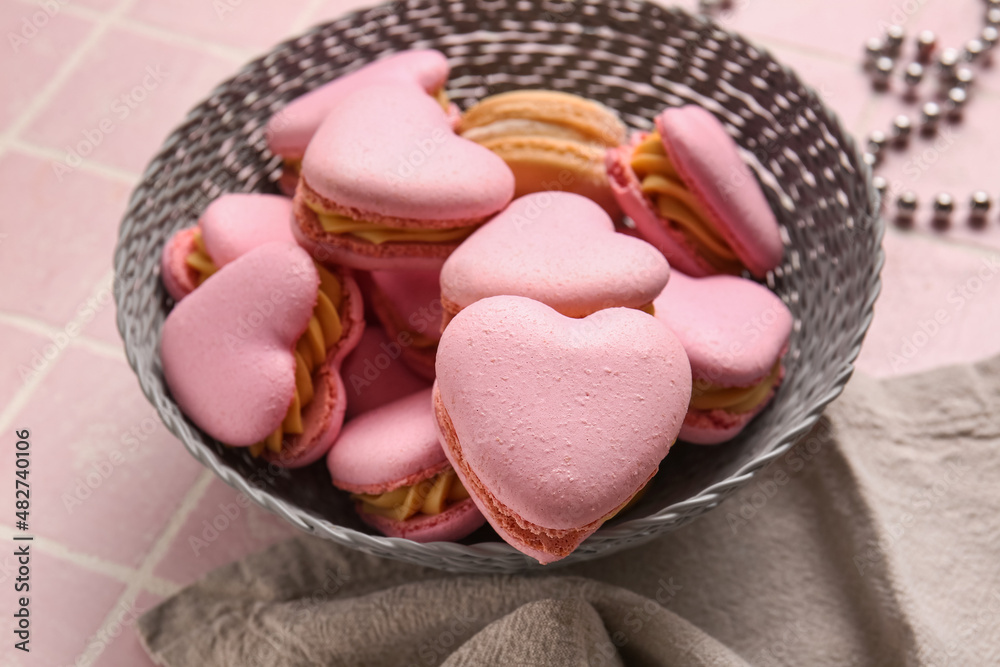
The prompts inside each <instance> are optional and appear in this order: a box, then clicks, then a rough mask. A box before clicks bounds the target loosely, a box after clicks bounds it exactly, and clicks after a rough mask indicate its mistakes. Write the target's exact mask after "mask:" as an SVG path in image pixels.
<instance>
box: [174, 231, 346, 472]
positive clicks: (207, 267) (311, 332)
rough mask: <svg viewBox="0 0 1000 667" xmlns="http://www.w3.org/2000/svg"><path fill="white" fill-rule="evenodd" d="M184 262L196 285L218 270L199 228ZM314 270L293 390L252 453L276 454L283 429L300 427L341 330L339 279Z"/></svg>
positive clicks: (294, 430)
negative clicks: (278, 420)
mask: <svg viewBox="0 0 1000 667" xmlns="http://www.w3.org/2000/svg"><path fill="white" fill-rule="evenodd" d="M185 262H186V263H187V265H188V266H190V267H192V268H194V269H195V270H196V271H197V272H198V277H197V284H198V285H201V284H202V283H203V282H205V280H206V279H208V277H209V276H211V275H212V274H213V273H215V272H216V271H218V267H217V266H216V265H215V262H213V261H212V258H211V257H210V256H209V254H208V252H207V251H206V250H205V243H204V240H203V239H202V237H201V230H200V229H199V230H196V231H195V249H194V250H193V251H192V252H191V253H190V254H189V255H188V256H187V257H186V258H185ZM316 271H317V272H318V273H319V290H318V291H317V293H316V305H315V306H314V307H313V314H312V317H310V318H309V324H308V326H307V327H306V330H305V333H303V334H302V336H300V337H299V340H298V342H296V344H295V394H294V395H293V396H292V403H291V405H289V406H288V410H287V412H285V418H284V419H283V420H282V422H281V424H280V425H279V426H278V427H277V428H276V429H274V430H273V431H271V433H270V434H269V435H268V436H267V437H266V438H265V439H264V440H262V441H260V442H258V443H255V444H253V445H251V446H250V453H251V454H252V455H253V456H260V454H261V453H262V452H263V451H264V450H265V449H267V450H268V451H271V452H274V453H276V454H277V453H279V452H280V451H281V446H282V443H283V441H284V437H285V434H286V433H288V434H291V435H298V434H300V433H302V432H303V431H304V428H303V424H302V410H303V409H304V408H305V407H306V406H307V405H309V403H310V402H311V401H312V399H313V395H314V391H313V374H314V372H315V371H316V369H317V368H318V367H319V366H320V365H321V364H322V363H323V362H324V361H325V360H326V355H327V353H328V352H329V351H330V349H331V348H332V347H333V346H334V345H335V344H336V343H337V341H339V340H340V337H341V336H342V335H343V333H344V326H343V322H342V321H341V318H340V307H341V306H342V305H343V301H344V298H343V291H342V288H341V285H340V281H339V280H337V278H336V276H334V275H333V274H332V273H330V272H329V271H327V270H326V269H324V268H323V267H322V266H320V265H319V264H316Z"/></svg>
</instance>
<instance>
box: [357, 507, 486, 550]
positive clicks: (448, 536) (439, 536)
mask: <svg viewBox="0 0 1000 667" xmlns="http://www.w3.org/2000/svg"><path fill="white" fill-rule="evenodd" d="M358 516H360V517H361V520H362V521H364V522H365V523H367V524H368V525H369V526H371V527H372V528H375V529H376V530H378V531H379V532H381V533H383V534H385V535H388V536H389V537H402V538H406V539H408V540H413V541H414V542H423V543H426V542H454V541H455V540H460V539H462V538H463V537H465V536H466V535H468V534H469V533H471V532H472V531H474V530H476V529H477V528H479V527H480V526H482V525H483V524H484V523H486V517H484V516H483V514H482V512H480V511H479V508H477V507H476V505H475V504H474V503H473V502H472V500H471V499H466V500H463V501H461V502H457V503H455V504H454V505H452V506H451V507H449V508H448V509H446V510H445V511H444V512H441V513H440V514H434V515H426V514H421V515H417V516H416V517H414V518H411V519H408V520H406V521H395V520H393V519H387V518H385V517H381V516H377V515H374V514H365V513H364V512H360V511H359V512H358Z"/></svg>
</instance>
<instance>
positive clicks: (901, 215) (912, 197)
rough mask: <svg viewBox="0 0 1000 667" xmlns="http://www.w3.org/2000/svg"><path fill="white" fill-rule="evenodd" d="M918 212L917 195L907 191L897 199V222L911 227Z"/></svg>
mask: <svg viewBox="0 0 1000 667" xmlns="http://www.w3.org/2000/svg"><path fill="white" fill-rule="evenodd" d="M916 211H917V195H916V194H914V193H913V192H912V191H911V190H907V191H906V192H904V193H903V194H901V195H899V197H897V198H896V222H897V223H899V224H900V225H909V224H910V223H911V222H913V214H914V213H916Z"/></svg>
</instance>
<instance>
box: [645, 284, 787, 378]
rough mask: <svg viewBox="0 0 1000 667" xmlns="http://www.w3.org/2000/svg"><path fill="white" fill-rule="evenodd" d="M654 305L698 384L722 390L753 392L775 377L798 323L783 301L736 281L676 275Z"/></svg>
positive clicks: (754, 286) (764, 289)
mask: <svg viewBox="0 0 1000 667" xmlns="http://www.w3.org/2000/svg"><path fill="white" fill-rule="evenodd" d="M653 305H654V307H655V309H656V318H657V319H658V320H660V321H661V322H663V323H664V324H666V325H667V326H668V327H670V329H671V330H672V331H673V332H674V334H675V335H676V336H677V338H678V339H679V340H680V341H681V344H682V345H683V346H684V350H685V351H686V352H687V355H688V359H689V360H690V362H691V374H692V375H693V376H694V378H695V380H700V379H704V380H707V381H709V382H711V383H712V384H714V385H718V386H723V387H748V386H750V385H753V384H756V383H757V382H759V381H760V380H762V379H763V378H764V377H765V376H766V375H767V374H768V373H770V371H771V369H772V368H773V367H774V364H775V362H776V361H778V359H780V358H781V355H782V354H783V352H784V350H785V349H786V348H787V347H788V339H789V337H790V336H791V333H792V325H793V324H794V318H793V317H792V313H791V312H790V311H789V310H788V307H787V306H785V304H784V302H783V301H782V300H781V298H780V297H778V296H777V295H776V294H774V293H773V292H771V291H770V290H769V289H767V288H766V287H764V286H763V285H760V284H758V283H755V282H753V281H752V280H747V279H745V278H739V277H736V276H710V277H707V278H691V277H689V276H686V275H684V274H683V273H680V272H679V271H674V272H673V274H672V275H671V276H670V282H669V283H667V286H666V288H665V289H664V290H663V292H662V293H661V294H660V295H659V296H658V297H657V298H656V300H655V301H654V302H653Z"/></svg>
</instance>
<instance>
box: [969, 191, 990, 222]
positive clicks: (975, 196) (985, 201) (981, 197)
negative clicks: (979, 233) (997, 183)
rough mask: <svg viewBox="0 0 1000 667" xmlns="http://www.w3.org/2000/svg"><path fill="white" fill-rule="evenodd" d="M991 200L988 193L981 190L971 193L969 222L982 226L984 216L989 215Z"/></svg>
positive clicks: (984, 219)
mask: <svg viewBox="0 0 1000 667" xmlns="http://www.w3.org/2000/svg"><path fill="white" fill-rule="evenodd" d="M991 206H993V201H992V200H991V199H990V196H989V194H987V193H986V192H983V191H982V190H977V191H976V192H973V193H972V197H971V198H970V199H969V224H970V225H972V226H973V227H982V226H983V225H984V224H986V216H987V215H989V212H990V207H991Z"/></svg>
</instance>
